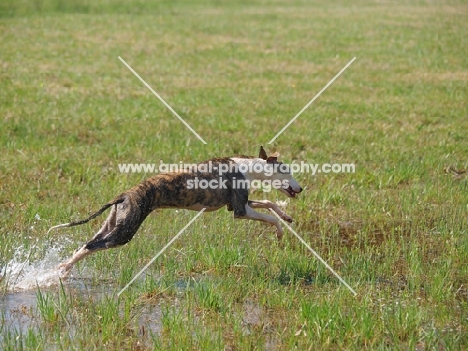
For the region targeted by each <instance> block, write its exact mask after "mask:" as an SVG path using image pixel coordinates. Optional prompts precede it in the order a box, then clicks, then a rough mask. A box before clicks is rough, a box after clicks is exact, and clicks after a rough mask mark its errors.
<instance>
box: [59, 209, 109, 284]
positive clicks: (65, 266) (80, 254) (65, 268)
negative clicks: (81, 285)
mask: <svg viewBox="0 0 468 351" xmlns="http://www.w3.org/2000/svg"><path fill="white" fill-rule="evenodd" d="M116 207H117V206H114V207H112V210H111V212H110V213H109V216H108V217H107V219H106V220H105V222H104V224H103V226H102V227H101V229H100V230H99V231H98V232H97V233H96V235H95V236H94V238H93V239H91V240H90V241H89V242H88V243H86V244H85V245H84V246H83V247H82V248H81V249H79V250H78V251H76V252H75V253H74V254H73V256H72V257H71V258H70V259H69V260H68V261H66V262H64V263H62V264H61V265H60V266H59V270H61V273H62V276H63V277H66V276H67V275H68V273H69V272H70V270H71V269H72V267H73V265H74V264H75V263H77V262H78V261H81V260H82V259H83V258H85V257H86V256H88V255H89V254H90V253H92V252H95V251H98V250H96V249H95V250H90V249H89V248H88V244H89V243H90V242H93V241H98V240H101V239H102V238H103V237H105V236H107V235H109V233H111V232H112V230H114V229H115V227H116V220H117V208H116Z"/></svg>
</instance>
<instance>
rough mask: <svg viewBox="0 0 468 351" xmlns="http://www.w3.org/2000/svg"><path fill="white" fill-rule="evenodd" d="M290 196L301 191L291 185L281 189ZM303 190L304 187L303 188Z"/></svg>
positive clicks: (294, 195)
mask: <svg viewBox="0 0 468 351" xmlns="http://www.w3.org/2000/svg"><path fill="white" fill-rule="evenodd" d="M281 190H282V191H283V192H284V193H285V194H286V195H287V196H288V197H296V194H299V193H300V191H295V190H294V189H293V188H292V187H291V186H289V187H287V188H282V189H281ZM301 190H302V189H301Z"/></svg>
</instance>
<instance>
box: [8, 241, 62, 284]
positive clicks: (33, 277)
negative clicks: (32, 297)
mask: <svg viewBox="0 0 468 351" xmlns="http://www.w3.org/2000/svg"><path fill="white" fill-rule="evenodd" d="M62 249H63V247H60V246H53V247H49V248H47V249H46V250H45V254H44V256H43V257H42V258H41V259H39V260H37V261H33V256H34V253H35V252H36V251H38V250H41V249H40V248H39V247H37V246H33V247H32V248H31V249H30V250H26V248H25V247H24V246H20V247H18V248H17V249H16V250H15V253H14V255H13V258H12V259H11V260H10V261H9V262H8V263H7V264H6V266H5V267H3V268H1V267H0V277H1V281H2V282H3V284H2V285H5V286H6V290H7V291H18V290H30V289H36V288H37V287H49V286H52V285H57V284H59V283H60V277H61V275H60V271H59V270H58V269H57V267H58V265H59V264H60V262H61V259H60V251H61V250H62Z"/></svg>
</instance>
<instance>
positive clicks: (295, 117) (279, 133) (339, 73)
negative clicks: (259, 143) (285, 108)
mask: <svg viewBox="0 0 468 351" xmlns="http://www.w3.org/2000/svg"><path fill="white" fill-rule="evenodd" d="M355 59H356V57H354V58H353V59H352V60H351V61H349V62H348V64H347V65H346V66H344V67H343V68H342V69H341V71H339V72H338V74H337V75H336V76H335V77H333V79H332V80H331V81H329V82H328V84H327V85H325V86H324V87H323V89H322V90H320V91H319V92H318V94H317V95H315V96H314V98H313V99H312V100H310V101H309V103H308V104H307V105H305V106H304V108H303V109H302V110H300V111H299V113H298V114H297V115H296V116H294V117H293V119H291V120H290V121H289V123H288V124H286V125H285V126H284V127H283V129H281V130H280V131H279V132H278V134H276V135H275V137H274V138H273V139H271V140H270V141H269V142H268V144H271V143H272V142H274V141H275V140H276V138H277V137H279V136H280V135H281V134H282V133H283V132H284V131H285V130H286V129H287V128H288V127H289V126H290V125H291V124H292V123H293V122H294V121H295V120H296V119H297V117H299V116H300V115H301V113H302V112H304V111H305V110H306V109H307V107H309V106H310V105H312V103H313V102H314V101H315V99H317V98H318V97H319V96H320V95H321V94H322V93H323V92H324V91H325V90H326V89H327V88H328V87H329V86H330V85H331V84H332V83H333V82H334V81H335V80H336V78H338V77H339V76H340V75H341V73H343V72H344V71H345V70H346V68H348V67H349V66H350V65H351V64H352V63H353V61H354V60H355Z"/></svg>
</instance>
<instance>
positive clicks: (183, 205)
mask: <svg viewBox="0 0 468 351" xmlns="http://www.w3.org/2000/svg"><path fill="white" fill-rule="evenodd" d="M259 158H260V159H261V160H264V161H266V162H277V161H276V155H273V156H270V157H267V155H266V153H265V150H263V148H262V147H261V148H260V155H259ZM239 159H241V160H245V162H250V160H255V158H254V157H248V156H239V157H236V158H229V157H225V158H215V159H212V160H208V161H205V162H203V163H200V164H199V165H201V164H208V163H209V162H211V166H212V168H213V169H215V170H216V169H218V168H219V165H220V164H221V163H222V164H228V165H232V164H233V162H235V161H234V160H239ZM257 160H258V159H257ZM261 160H260V161H261ZM282 176H283V177H284V176H285V175H284V174H283V175H282ZM286 176H289V178H290V181H292V182H293V186H291V185H290V186H289V189H288V190H287V191H286V190H284V191H283V192H285V193H286V194H288V196H290V197H294V196H295V194H296V193H299V192H301V191H302V188H301V187H300V186H299V185H298V184H297V183H296V182H295V181H294V180H293V179H292V177H290V175H288V174H286ZM246 177H248V175H246V174H245V173H242V172H239V171H230V172H225V173H222V174H220V173H219V172H211V173H207V172H200V171H190V172H177V173H164V174H158V175H155V176H153V177H151V178H148V179H147V180H145V181H143V182H141V183H140V184H138V185H136V186H134V187H133V188H131V189H129V190H127V191H125V192H123V193H122V194H120V195H118V196H117V197H115V198H114V199H113V200H112V201H110V202H108V203H107V204H105V205H104V206H102V207H101V209H99V210H98V211H97V212H96V213H94V214H93V215H91V216H90V217H89V218H87V219H84V220H81V221H77V222H71V223H66V224H61V225H58V226H55V227H52V228H51V229H50V230H52V229H54V228H60V227H73V226H76V225H80V224H84V223H86V222H88V221H90V220H92V219H94V218H96V217H97V216H99V215H101V214H102V213H103V212H104V211H105V210H107V209H108V208H109V207H112V208H111V212H110V214H109V216H108V217H107V219H106V221H105V222H104V225H103V226H102V227H101V229H100V230H99V231H98V233H97V234H96V235H95V236H94V237H93V238H92V239H91V240H90V241H88V242H87V243H86V244H85V245H84V246H83V247H82V248H81V249H80V250H78V251H77V252H76V253H75V254H74V255H73V257H72V258H71V259H70V260H68V261H67V262H64V263H63V264H62V265H61V266H60V268H61V269H63V271H64V272H63V273H64V275H65V276H66V275H67V274H68V272H69V271H70V269H71V268H72V266H73V265H74V264H75V263H76V262H78V261H79V260H81V259H83V258H84V257H85V256H87V255H89V254H90V253H93V252H96V251H99V250H105V249H108V248H113V247H117V246H121V245H124V244H126V243H128V242H129V241H130V240H131V239H132V238H133V236H134V235H135V233H136V232H137V230H138V228H139V227H140V225H141V224H142V223H143V221H144V220H145V219H146V217H147V216H148V215H149V214H150V213H151V212H152V211H154V210H156V209H159V208H179V209H189V210H197V211H200V210H202V209H203V208H204V209H205V211H216V210H218V209H220V208H221V207H224V206H227V209H228V210H229V211H233V212H234V217H235V218H239V219H253V220H259V221H263V222H267V223H270V224H272V225H275V226H276V228H277V237H278V239H281V237H282V234H283V231H282V228H281V226H280V224H279V221H278V220H277V219H276V218H275V217H272V216H269V215H265V214H262V213H258V212H255V211H254V210H253V208H270V209H272V210H273V211H275V212H276V213H278V215H279V216H280V217H281V218H283V219H284V220H286V221H288V222H292V218H291V217H289V216H288V215H286V214H285V213H284V212H282V211H281V209H280V208H279V207H278V206H277V205H276V204H274V203H272V202H270V201H268V200H262V201H249V200H248V196H249V189H247V188H240V189H239V188H237V187H235V186H233V182H234V181H236V180H242V179H244V180H245V179H246ZM196 178H198V180H201V179H204V180H207V181H211V180H216V181H218V182H219V181H220V180H222V181H223V184H225V187H216V188H210V189H193V188H192V189H190V188H189V187H188V186H187V184H189V182H190V181H192V182H193V181H194V180H195V179H196ZM271 178H273V179H275V175H272V177H271ZM50 230H49V231H50Z"/></svg>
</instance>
